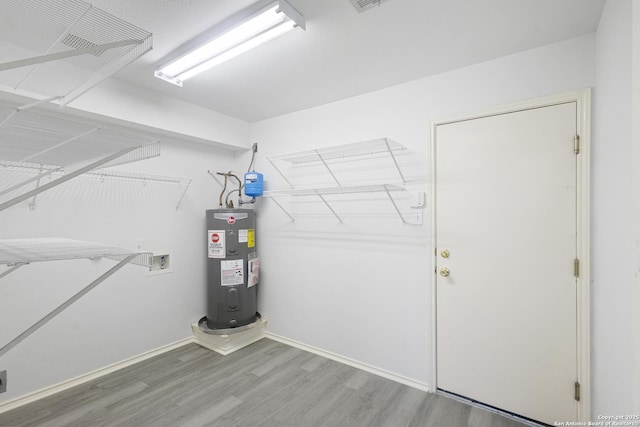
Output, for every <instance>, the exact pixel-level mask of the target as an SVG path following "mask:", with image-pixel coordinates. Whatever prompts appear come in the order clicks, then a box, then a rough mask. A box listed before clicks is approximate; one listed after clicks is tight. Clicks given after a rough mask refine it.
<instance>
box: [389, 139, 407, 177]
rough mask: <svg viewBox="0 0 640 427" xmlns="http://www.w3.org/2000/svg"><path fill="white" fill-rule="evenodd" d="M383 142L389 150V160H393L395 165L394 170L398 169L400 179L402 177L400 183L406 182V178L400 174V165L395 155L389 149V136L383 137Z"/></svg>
mask: <svg viewBox="0 0 640 427" xmlns="http://www.w3.org/2000/svg"><path fill="white" fill-rule="evenodd" d="M384 143H385V145H386V146H387V151H388V152H389V155H390V156H391V160H393V164H394V165H395V167H396V170H397V171H398V174H399V175H400V179H402V183H403V184H406V183H407V180H406V179H405V177H404V175H403V174H402V170H401V169H400V166H399V165H398V161H397V160H396V156H395V155H394V154H393V150H392V149H391V145H389V138H385V139H384Z"/></svg>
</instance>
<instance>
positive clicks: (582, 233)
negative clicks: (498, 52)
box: [429, 88, 591, 421]
mask: <svg viewBox="0 0 640 427" xmlns="http://www.w3.org/2000/svg"><path fill="white" fill-rule="evenodd" d="M569 102H576V108H577V110H576V112H577V116H576V125H577V127H576V129H577V132H578V135H579V136H580V153H579V154H578V155H577V170H576V172H577V176H576V179H577V183H576V184H577V187H576V204H577V206H576V208H577V212H576V213H577V218H576V220H577V221H576V224H577V240H576V246H577V247H576V251H577V256H578V259H579V260H580V274H579V277H578V278H577V293H576V295H577V301H576V303H577V307H576V309H577V312H576V315H577V316H576V317H577V318H576V327H577V334H576V335H577V336H576V349H577V355H576V357H577V360H576V362H577V371H578V372H577V375H578V378H577V381H578V382H580V401H579V402H578V405H577V407H578V410H577V414H576V417H577V420H578V421H588V420H590V419H591V353H590V346H591V328H590V319H591V315H590V307H591V303H590V283H591V278H590V276H591V274H590V273H591V260H590V253H591V252H590V207H591V203H590V189H591V183H590V176H591V169H590V165H591V160H590V157H591V89H590V88H585V89H582V90H577V91H572V92H564V93H559V94H556V95H551V96H546V97H542V98H535V99H530V100H526V101H522V102H518V103H513V104H508V105H502V106H497V107H492V108H488V109H484V110H480V111H476V112H469V113H461V114H456V115H452V116H447V117H443V118H440V119H437V120H435V121H433V122H432V123H431V139H430V142H429V155H430V157H431V158H430V161H429V164H430V166H431V174H430V175H431V176H430V178H431V179H430V190H431V197H430V199H431V204H430V215H431V230H432V241H431V249H432V250H431V253H432V258H431V272H432V276H431V281H430V283H429V286H430V287H431V289H430V290H429V295H430V298H431V304H430V306H431V340H430V344H431V366H430V367H429V371H430V381H429V383H430V384H431V386H430V387H429V389H430V390H431V391H433V392H434V393H435V392H436V391H437V388H438V378H437V372H438V371H437V348H436V347H437V324H436V322H437V311H436V310H437V306H436V305H437V304H436V302H437V299H436V285H435V284H436V278H437V273H436V262H437V254H436V241H437V236H436V217H435V214H436V209H435V205H436V142H437V141H436V138H437V134H436V133H437V132H436V131H437V127H438V126H439V125H444V124H449V123H455V122H459V121H464V120H472V119H479V118H483V117H489V116H494V115H499V114H507V113H513V112H517V111H523V110H530V109H534V108H541V107H549V106H553V105H558V104H566V103H569Z"/></svg>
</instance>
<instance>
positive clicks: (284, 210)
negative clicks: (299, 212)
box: [269, 196, 296, 222]
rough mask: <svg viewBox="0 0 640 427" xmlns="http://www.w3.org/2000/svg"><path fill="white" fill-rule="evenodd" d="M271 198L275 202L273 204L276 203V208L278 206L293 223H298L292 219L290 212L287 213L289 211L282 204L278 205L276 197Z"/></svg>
mask: <svg viewBox="0 0 640 427" xmlns="http://www.w3.org/2000/svg"><path fill="white" fill-rule="evenodd" d="M269 198H270V199H271V200H272V201H273V203H275V204H276V206H278V207H279V208H280V209H281V210H282V212H284V213H285V214H287V216H288V217H289V218H290V219H291V222H296V219H295V218H294V217H292V216H291V215H290V214H289V212H287V210H286V209H285V208H284V207H282V205H281V204H280V203H278V201H277V200H276V199H275V197H273V196H271V197H269Z"/></svg>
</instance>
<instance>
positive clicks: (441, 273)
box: [440, 267, 451, 277]
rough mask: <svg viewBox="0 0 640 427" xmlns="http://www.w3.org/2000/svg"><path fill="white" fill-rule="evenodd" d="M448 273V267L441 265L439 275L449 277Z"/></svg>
mask: <svg viewBox="0 0 640 427" xmlns="http://www.w3.org/2000/svg"><path fill="white" fill-rule="evenodd" d="M449 274H451V272H450V271H449V269H448V268H447V267H442V268H441V269H440V275H441V276H442V277H449Z"/></svg>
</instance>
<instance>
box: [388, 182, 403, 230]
mask: <svg viewBox="0 0 640 427" xmlns="http://www.w3.org/2000/svg"><path fill="white" fill-rule="evenodd" d="M384 192H385V193H387V197H388V198H389V200H390V201H391V204H392V205H393V208H394V209H395V210H396V212H397V213H398V216H399V217H400V219H401V220H402V223H403V224H406V223H407V221H405V219H404V217H403V216H402V213H401V212H400V209H399V208H398V205H397V203H396V201H395V200H393V197H392V196H391V193H390V192H389V188H388V187H387V186H386V185H385V186H384Z"/></svg>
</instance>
